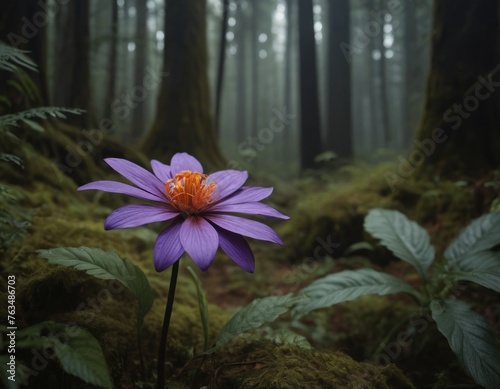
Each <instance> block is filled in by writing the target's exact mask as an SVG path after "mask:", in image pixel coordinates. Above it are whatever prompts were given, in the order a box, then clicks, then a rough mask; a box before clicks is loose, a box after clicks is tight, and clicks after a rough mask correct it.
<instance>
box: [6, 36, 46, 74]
mask: <svg viewBox="0 0 500 389" xmlns="http://www.w3.org/2000/svg"><path fill="white" fill-rule="evenodd" d="M27 53H29V51H26V50H19V49H17V48H15V47H12V46H11V45H8V44H6V43H5V42H1V41H0V69H1V70H7V71H9V72H14V71H15V70H16V69H17V67H18V66H21V67H24V68H27V69H29V70H32V71H34V72H36V71H37V66H36V63H34V62H33V61H32V60H31V58H30V57H28V56H27V55H26V54H27Z"/></svg>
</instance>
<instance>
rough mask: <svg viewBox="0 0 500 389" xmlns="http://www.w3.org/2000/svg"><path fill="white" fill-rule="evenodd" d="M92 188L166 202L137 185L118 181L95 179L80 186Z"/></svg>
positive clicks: (80, 188)
mask: <svg viewBox="0 0 500 389" xmlns="http://www.w3.org/2000/svg"><path fill="white" fill-rule="evenodd" d="M91 189H93V190H102V191H104V192H110V193H122V194H125V195H129V196H133V197H137V198H139V199H144V200H153V201H161V202H165V199H164V198H162V197H159V196H157V195H155V194H152V193H149V192H146V191H144V190H142V189H139V188H136V187H135V186H132V185H128V184H124V183H122V182H116V181H95V182H90V183H88V184H85V185H82V186H80V187H79V188H78V190H91Z"/></svg>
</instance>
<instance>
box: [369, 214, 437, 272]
mask: <svg viewBox="0 0 500 389" xmlns="http://www.w3.org/2000/svg"><path fill="white" fill-rule="evenodd" d="M364 226H365V230H366V231H368V232H369V233H370V234H372V235H373V236H374V237H375V238H378V239H380V241H381V243H382V244H383V245H384V246H386V247H387V248H388V249H389V250H391V251H392V252H393V253H394V255H396V256H397V257H398V258H401V259H402V260H403V261H406V262H408V263H409V264H411V265H413V267H415V269H417V271H418V273H419V274H420V276H421V277H424V278H425V276H426V273H427V270H428V269H429V267H430V266H431V264H432V261H433V260H434V254H435V250H434V247H433V246H432V245H431V244H430V239H429V234H428V233H427V231H426V230H424V229H423V228H422V227H420V226H419V225H418V224H417V223H415V222H412V221H410V220H408V218H407V217H406V216H405V215H403V214H402V213H400V212H397V211H390V210H384V209H372V210H371V211H370V212H368V215H367V216H366V218H365V224H364Z"/></svg>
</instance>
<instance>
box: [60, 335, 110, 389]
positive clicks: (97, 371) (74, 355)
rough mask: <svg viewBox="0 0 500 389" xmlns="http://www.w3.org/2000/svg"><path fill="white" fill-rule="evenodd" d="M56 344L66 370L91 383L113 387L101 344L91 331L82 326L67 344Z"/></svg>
mask: <svg viewBox="0 0 500 389" xmlns="http://www.w3.org/2000/svg"><path fill="white" fill-rule="evenodd" d="M54 345H55V351H56V355H57V358H58V359H59V362H60V363H61V366H62V368H63V369H64V371H66V372H67V373H69V374H72V375H74V376H77V377H79V378H81V379H82V380H84V381H85V382H88V383H89V384H94V385H97V386H101V387H103V388H112V387H113V384H112V382H111V378H110V376H109V372H108V368H107V366H106V360H105V359H104V355H103V353H102V349H101V346H100V344H99V342H98V341H97V340H96V339H95V338H94V337H93V336H92V334H91V333H89V332H88V331H86V330H84V329H81V328H80V329H78V332H77V333H76V335H72V336H70V337H69V342H68V343H67V344H63V343H61V342H58V341H56V342H54Z"/></svg>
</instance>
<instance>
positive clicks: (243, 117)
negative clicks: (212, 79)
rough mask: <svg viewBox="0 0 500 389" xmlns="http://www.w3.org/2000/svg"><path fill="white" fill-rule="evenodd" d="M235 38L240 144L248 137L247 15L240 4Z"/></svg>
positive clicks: (237, 115)
mask: <svg viewBox="0 0 500 389" xmlns="http://www.w3.org/2000/svg"><path fill="white" fill-rule="evenodd" d="M236 19H237V24H236V38H237V41H238V45H237V47H236V63H237V65H238V66H237V67H236V78H237V81H236V83H237V89H236V90H237V95H236V107H237V108H236V139H237V140H238V141H239V142H241V141H243V140H244V139H245V138H246V137H247V135H248V120H247V84H248V83H247V63H248V56H247V33H248V29H247V27H248V23H247V15H246V13H245V10H244V9H243V6H242V5H241V2H240V3H239V4H237V8H236Z"/></svg>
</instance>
